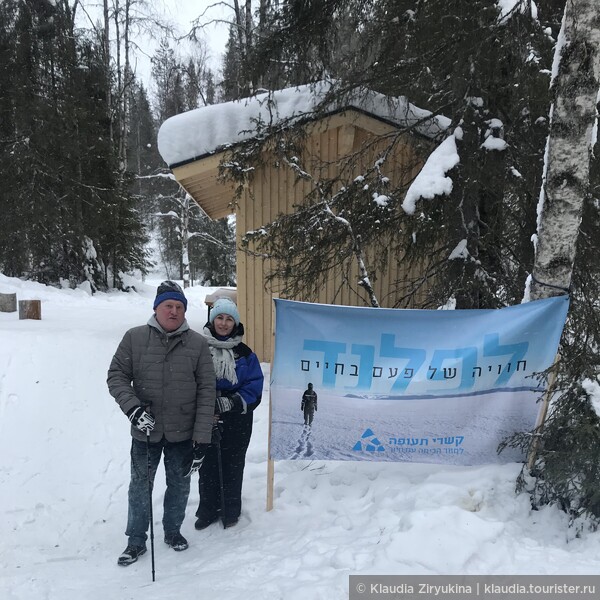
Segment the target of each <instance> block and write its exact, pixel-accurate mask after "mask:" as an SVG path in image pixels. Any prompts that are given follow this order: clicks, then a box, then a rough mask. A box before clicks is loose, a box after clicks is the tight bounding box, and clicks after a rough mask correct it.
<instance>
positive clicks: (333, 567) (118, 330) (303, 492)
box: [0, 275, 600, 600]
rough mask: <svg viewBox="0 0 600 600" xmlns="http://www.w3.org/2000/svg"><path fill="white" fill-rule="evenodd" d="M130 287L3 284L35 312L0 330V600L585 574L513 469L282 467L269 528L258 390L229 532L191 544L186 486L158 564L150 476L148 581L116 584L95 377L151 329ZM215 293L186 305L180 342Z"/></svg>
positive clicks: (131, 575)
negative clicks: (184, 511) (172, 543)
mask: <svg viewBox="0 0 600 600" xmlns="http://www.w3.org/2000/svg"><path fill="white" fill-rule="evenodd" d="M131 283H133V284H134V285H135V288H136V290H137V291H136V292H131V293H127V294H126V293H119V292H114V293H109V294H103V293H99V294H95V295H94V296H91V295H89V294H88V293H86V292H85V291H84V290H59V289H55V288H49V287H45V286H41V285H38V284H33V283H30V282H22V281H20V280H17V279H10V278H7V277H4V276H3V275H0V293H13V292H16V293H17V295H18V299H40V300H41V301H42V320H41V321H29V320H23V321H20V320H19V319H18V314H17V313H0V340H1V343H0V489H1V490H2V491H1V494H0V598H1V599H2V600H38V599H42V598H44V599H51V600H54V599H57V600H58V599H60V600H82V599H85V600H105V599H106V598H111V599H112V598H115V599H119V600H124V599H130V598H132V599H138V598H139V599H144V600H155V599H156V600H158V599H161V600H162V599H165V598H184V597H185V598H218V599H219V600H239V599H240V598H244V600H258V599H260V600H263V599H265V598H266V599H285V600H295V599H298V600H300V599H302V600H306V599H309V600H319V599H323V600H325V599H327V600H344V599H346V598H348V578H349V575H355V574H362V575H367V574H390V575H408V574H416V575H422V574H469V575H483V574H573V575H574V574H597V573H598V572H599V571H600V533H590V532H584V533H583V534H582V535H581V537H575V536H574V532H573V531H571V530H569V529H568V528H567V524H566V521H567V519H566V517H565V515H564V514H563V513H561V512H560V511H559V510H557V509H555V508H544V509H543V510H540V511H532V510H531V509H530V505H529V500H528V498H527V496H524V495H523V496H515V494H514V481H515V477H516V475H517V473H518V472H519V469H520V465H519V464H516V463H510V464H505V465H491V466H477V467H456V466H448V465H444V466H441V465H431V464H407V463H366V462H330V461H314V462H309V461H281V462H277V463H276V465H275V499H274V510H273V511H271V512H266V511H265V504H266V487H267V437H268V412H269V411H268V389H265V401H264V402H263V404H262V405H261V406H260V407H259V409H257V411H256V413H255V430H254V434H253V438H252V443H251V446H250V450H249V454H248V462H247V467H246V475H245V482H244V507H243V513H242V518H241V520H240V523H239V524H238V526H237V527H234V528H232V529H228V530H224V529H222V527H220V525H219V524H214V525H212V526H211V527H210V528H208V529H207V530H205V531H202V532H197V531H195V530H194V527H193V524H194V517H193V512H194V509H195V505H196V503H197V500H198V492H197V488H196V486H195V485H194V484H195V482H194V484H193V485H192V494H191V496H190V504H189V507H188V516H187V518H186V521H185V523H184V527H183V534H184V535H185V536H186V537H187V538H188V539H189V541H190V548H189V550H187V551H186V552H182V553H175V552H173V551H172V550H170V549H169V548H167V546H165V544H164V543H163V541H162V535H161V533H162V532H161V524H160V523H161V516H162V496H163V493H164V475H163V472H162V471H159V474H158V477H157V483H156V488H155V492H154V517H155V531H156V582H154V583H152V580H151V571H150V553H148V554H146V555H145V556H144V557H142V558H141V559H140V560H139V562H137V563H136V564H134V565H132V566H130V567H128V568H122V567H118V566H117V564H116V559H117V556H118V555H119V553H120V552H121V551H122V550H123V549H124V548H125V545H126V538H125V535H124V528H125V518H126V509H127V485H128V482H129V454H128V453H129V444H130V438H129V424H128V422H127V420H126V419H125V417H124V416H123V415H122V414H121V413H120V411H119V410H118V408H117V405H116V404H115V402H114V401H113V399H112V398H111V396H110V395H109V394H108V391H107V388H106V381H105V380H106V371H107V368H108V364H109V361H110V359H111V357H112V354H113V353H114V351H115V349H116V347H117V344H118V342H119V341H120V339H121V337H122V335H123V333H124V332H125V330H126V329H127V328H129V327H132V326H135V325H139V324H142V323H144V322H145V321H146V320H147V319H148V317H149V316H150V314H151V312H152V311H151V307H152V300H153V298H154V295H155V285H156V283H157V281H150V280H148V281H147V282H146V283H145V284H144V283H141V282H137V281H136V282H133V281H132V282H131ZM212 291H214V288H202V287H193V288H190V289H189V290H188V291H187V296H188V298H189V309H188V321H189V323H190V325H191V326H192V327H193V328H195V329H200V328H201V327H202V325H203V324H204V321H205V319H206V307H205V305H204V298H205V296H206V295H207V294H208V293H211V292H212ZM263 366H264V368H265V371H267V380H268V369H269V365H266V364H265V365H263ZM265 387H266V388H267V387H268V383H266V384H265ZM298 414H300V413H299V411H298ZM318 417H319V414H317V418H318ZM316 425H317V420H315V426H316Z"/></svg>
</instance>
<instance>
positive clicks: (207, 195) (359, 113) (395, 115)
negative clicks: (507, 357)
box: [159, 86, 447, 361]
mask: <svg viewBox="0 0 600 600" xmlns="http://www.w3.org/2000/svg"><path fill="white" fill-rule="evenodd" d="M294 93H296V94H299V95H300V96H299V97H295V96H294ZM320 93H323V92H322V90H316V91H315V89H314V88H310V89H309V88H307V86H304V88H294V90H292V91H290V90H282V92H280V93H279V94H281V96H280V97H279V101H280V104H281V106H282V109H281V112H280V113H279V114H280V116H281V118H283V116H286V117H289V115H290V114H296V113H292V109H291V107H292V105H293V108H294V109H295V110H296V109H298V106H299V105H300V107H301V110H299V112H298V114H300V113H302V114H304V115H306V114H307V113H308V112H310V109H311V107H313V106H314V105H315V104H316V103H317V102H318V100H319V94H320ZM277 94H278V93H275V94H273V95H272V97H273V101H274V103H275V104H276V102H277V100H278V98H277ZM284 94H285V95H284ZM391 100H396V101H397V102H396V104H395V105H394V103H393V102H391ZM253 102H254V100H253V99H251V100H248V101H239V102H230V103H227V104H225V105H213V106H209V107H204V108H201V109H196V110H195V111H190V113H184V114H183V115H178V116H176V117H172V118H171V119H169V120H168V121H166V122H165V123H164V124H163V126H162V127H161V130H160V132H159V150H160V152H161V154H162V156H163V158H164V159H165V160H166V162H167V164H169V167H170V168H171V170H172V172H173V174H174V176H175V178H176V179H177V181H178V182H179V183H180V184H181V186H182V187H183V188H184V189H185V190H186V191H187V192H188V193H189V194H190V196H192V198H194V200H195V201H196V202H197V203H198V204H199V205H200V207H201V208H202V209H203V210H204V211H205V212H206V214H207V215H208V216H209V217H211V218H213V219H219V218H222V217H225V216H227V215H229V214H231V213H232V211H233V210H234V211H235V216H236V231H237V234H236V235H237V246H238V251H237V300H238V307H239V310H240V315H241V319H242V322H243V323H244V325H245V328H246V340H247V343H248V344H249V345H250V346H251V347H252V348H253V349H254V350H255V352H256V353H257V355H258V356H259V358H260V359H261V360H264V361H269V360H271V352H272V318H273V317H272V310H273V307H272V306H273V302H272V299H273V298H274V297H278V291H277V289H268V290H267V289H265V282H264V280H265V277H264V274H265V272H267V270H268V268H269V265H268V261H267V264H265V261H263V260H262V259H258V258H254V257H252V256H250V255H248V254H247V253H245V252H242V251H241V250H239V247H240V241H241V237H242V236H243V235H244V234H245V232H247V231H255V230H258V229H260V228H261V227H262V226H264V225H266V224H268V223H270V222H272V221H273V220H274V219H275V218H276V217H277V216H278V215H279V214H281V213H290V212H292V210H293V208H292V207H293V205H295V204H296V205H297V204H300V203H301V202H302V200H303V198H304V197H306V195H307V194H308V193H309V192H310V189H311V187H310V186H311V183H310V182H307V181H303V180H302V181H298V180H297V179H296V177H294V175H293V173H291V172H290V170H289V169H282V168H276V167H275V166H273V165H272V161H271V162H270V161H265V166H262V167H259V168H257V170H256V171H255V173H254V175H253V178H252V180H251V182H250V184H249V186H251V187H249V188H247V189H245V190H244V193H243V195H242V197H241V199H240V200H239V202H238V204H237V206H235V208H232V206H233V203H232V200H233V195H234V188H233V185H230V184H224V183H222V182H220V181H219V180H218V169H219V164H220V163H221V161H222V159H223V157H224V155H225V152H226V151H227V145H229V146H231V145H232V144H236V143H238V142H240V141H242V140H243V139H248V137H251V125H250V124H251V123H252V122H255V120H256V114H257V113H256V111H260V110H261V106H262V105H261V103H260V99H259V100H258V101H256V102H257V103H255V104H253ZM253 111H254V112H253ZM302 111H304V112H302ZM321 114H322V113H321ZM426 114H427V113H425V111H420V110H419V109H416V108H415V107H412V106H411V105H409V104H408V103H407V102H406V101H405V100H404V99H388V98H384V97H383V96H381V95H379V94H374V93H373V92H366V93H365V94H364V95H361V96H360V98H359V99H357V100H356V101H352V100H349V101H348V103H347V104H346V105H343V106H340V105H337V106H332V107H331V110H330V111H328V112H327V111H326V112H325V114H324V115H323V116H321V117H319V118H318V119H315V120H306V119H304V121H303V122H305V123H306V124H305V127H306V128H307V129H306V133H307V135H306V145H305V153H306V156H305V157H303V159H304V160H305V164H306V162H308V163H310V164H311V166H312V167H314V168H315V169H320V170H321V173H320V174H321V175H323V176H325V177H333V176H334V175H335V173H336V172H337V169H339V165H340V164H341V161H342V160H343V159H344V158H346V157H348V156H349V155H351V154H353V153H355V152H357V151H359V150H363V149H364V148H367V147H368V151H367V152H366V153H362V155H361V163H360V164H359V165H357V172H360V168H361V166H365V165H371V164H373V162H374V161H375V160H376V158H377V155H378V150H381V149H382V148H383V147H384V146H387V143H388V142H386V141H384V140H382V141H381V142H376V143H374V140H375V139H376V138H378V137H379V136H385V135H386V134H394V133H398V132H399V131H400V130H404V129H405V128H406V126H407V125H410V124H411V123H417V128H416V131H412V132H410V133H408V132H406V133H403V134H402V136H403V137H402V140H401V143H398V144H396V145H395V146H394V150H393V152H392V155H391V156H390V157H388V159H387V160H386V163H385V165H384V167H383V168H384V170H385V174H386V176H388V177H389V178H390V179H391V180H392V181H393V182H394V184H401V185H402V184H408V183H409V182H410V181H411V180H412V179H413V178H414V176H415V175H416V174H417V173H418V172H419V170H420V169H421V167H422V165H423V163H424V161H425V159H426V157H427V156H428V155H429V154H430V152H431V150H432V149H433V147H434V144H435V142H434V141H433V138H434V137H435V134H439V133H440V131H442V130H443V129H444V128H445V126H446V125H447V124H446V123H445V122H444V121H443V120H442V119H441V118H439V117H438V118H437V119H433V118H432V120H431V121H430V122H428V123H425V124H424V125H420V126H419V123H421V122H423V119H424V118H425V116H426ZM271 116H272V114H271ZM215 121H217V122H215ZM218 122H221V123H222V127H221V128H220V127H219V123H218ZM211 127H212V130H211ZM223 129H225V131H223ZM227 130H228V131H229V132H230V134H229V136H228V134H227ZM242 132H243V133H242ZM248 132H250V133H248ZM194 135H197V136H198V140H197V143H196V145H195V144H194V141H193V140H190V137H193V136H194ZM391 263H392V264H390V266H389V267H388V269H387V272H386V273H384V274H383V275H380V276H379V277H378V279H377V281H376V282H374V288H375V291H376V293H377V296H378V298H379V299H380V301H381V303H382V305H384V306H394V304H395V300H396V298H395V296H394V294H393V292H392V289H393V288H392V284H393V282H396V281H399V280H402V279H404V278H406V276H407V272H406V269H405V268H404V267H403V265H401V264H397V263H395V262H393V261H391ZM340 278H341V274H340V273H331V277H330V279H329V281H328V283H327V285H325V286H324V287H323V288H322V290H321V293H320V294H319V297H318V299H317V301H318V302H322V303H334V304H342V305H350V306H365V305H368V301H367V299H366V294H365V293H364V292H362V290H360V291H359V292H357V291H356V290H350V289H344V290H343V291H342V292H341V293H336V290H338V288H339V285H338V284H339V283H340ZM356 279H358V273H356ZM361 293H362V297H361ZM293 299H294V300H304V298H293Z"/></svg>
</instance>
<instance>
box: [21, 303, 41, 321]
mask: <svg viewBox="0 0 600 600" xmlns="http://www.w3.org/2000/svg"><path fill="white" fill-rule="evenodd" d="M41 318H42V302H41V300H19V319H35V320H37V321H40V320H41Z"/></svg>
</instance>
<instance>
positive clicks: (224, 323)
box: [213, 315, 235, 337]
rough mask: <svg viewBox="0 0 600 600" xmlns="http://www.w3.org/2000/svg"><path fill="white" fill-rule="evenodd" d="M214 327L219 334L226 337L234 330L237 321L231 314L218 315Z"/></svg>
mask: <svg viewBox="0 0 600 600" xmlns="http://www.w3.org/2000/svg"><path fill="white" fill-rule="evenodd" d="M213 327H214V328H215V331H216V332H217V334H219V335H220V336H222V337H226V336H228V335H229V334H230V333H231V332H232V331H233V328H234V327H235V321H234V320H233V317H232V316H230V315H217V316H216V317H215V320H214V321H213Z"/></svg>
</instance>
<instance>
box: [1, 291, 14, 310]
mask: <svg viewBox="0 0 600 600" xmlns="http://www.w3.org/2000/svg"><path fill="white" fill-rule="evenodd" d="M0 312H17V295H16V294H0Z"/></svg>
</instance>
